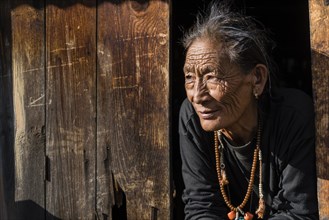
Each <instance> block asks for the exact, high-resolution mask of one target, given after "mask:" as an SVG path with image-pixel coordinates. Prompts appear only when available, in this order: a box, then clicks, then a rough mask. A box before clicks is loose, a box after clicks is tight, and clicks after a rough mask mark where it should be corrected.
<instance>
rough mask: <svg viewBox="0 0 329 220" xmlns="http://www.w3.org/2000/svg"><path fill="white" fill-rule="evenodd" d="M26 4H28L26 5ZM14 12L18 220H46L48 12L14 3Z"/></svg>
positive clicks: (34, 5)
mask: <svg viewBox="0 0 329 220" xmlns="http://www.w3.org/2000/svg"><path fill="white" fill-rule="evenodd" d="M23 3H24V4H23ZM11 4H12V5H13V6H14V7H13V8H12V10H11V27H12V28H11V34H12V71H13V101H14V104H13V105H14V128H15V133H14V137H15V141H14V152H15V206H16V210H15V215H16V217H15V218H16V219H23V218H29V219H43V218H44V216H45V214H44V213H45V210H44V209H43V208H42V207H44V196H45V195H44V158H45V157H44V156H45V138H44V126H45V88H44V83H45V71H44V10H43V2H42V1H37V2H36V1H32V0H27V1H26V0H25V1H23V0H13V1H11Z"/></svg>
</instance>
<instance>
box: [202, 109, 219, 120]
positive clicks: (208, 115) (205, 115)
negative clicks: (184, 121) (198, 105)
mask: <svg viewBox="0 0 329 220" xmlns="http://www.w3.org/2000/svg"><path fill="white" fill-rule="evenodd" d="M218 111H219V110H215V111H199V116H200V117H201V118H202V119H212V118H213V117H214V116H215V115H216V113H217V112H218Z"/></svg>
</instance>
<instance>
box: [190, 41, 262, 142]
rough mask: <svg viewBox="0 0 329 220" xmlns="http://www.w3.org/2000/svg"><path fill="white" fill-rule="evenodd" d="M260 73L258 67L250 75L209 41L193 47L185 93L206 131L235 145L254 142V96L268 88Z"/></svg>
mask: <svg viewBox="0 0 329 220" xmlns="http://www.w3.org/2000/svg"><path fill="white" fill-rule="evenodd" d="M261 67H263V66H261ZM257 69H259V68H258V67H257V65H256V67H255V68H254V69H252V70H251V71H249V72H245V71H243V70H241V69H240V68H239V66H237V65H236V64H234V63H231V62H230V61H229V60H228V59H227V58H225V56H224V55H223V54H222V53H221V48H220V46H218V45H216V44H213V43H211V42H210V41H209V40H207V39H197V40H195V41H194V42H193V43H192V44H191V45H190V47H189V48H188V50H187V54H186V59H185V65H184V75H185V89H186V94H187V98H188V99H189V101H190V102H191V103H192V105H193V107H194V109H195V111H196V112H197V114H198V116H199V118H200V122H201V126H202V128H203V129H204V130H206V131H215V130H219V129H222V130H223V132H224V134H225V135H226V136H227V137H228V138H229V139H231V140H232V142H233V143H236V144H243V143H245V142H248V141H250V140H251V139H252V137H253V136H254V134H255V132H256V130H257V102H256V99H255V96H254V94H255V93H258V95H260V94H261V93H262V91H263V88H264V85H265V84H264V85H262V88H259V86H258V82H259V76H258V75H257V72H258V71H257ZM263 81H264V80H263ZM265 82H266V80H265ZM265 82H262V83H265ZM257 90H258V91H257Z"/></svg>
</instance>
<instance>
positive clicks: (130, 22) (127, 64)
mask: <svg viewBox="0 0 329 220" xmlns="http://www.w3.org/2000/svg"><path fill="white" fill-rule="evenodd" d="M98 12H99V15H98V20H99V21H102V22H101V23H99V32H98V36H99V37H98V66H99V70H98V82H99V84H98V91H99V93H98V98H99V102H98V103H99V104H98V118H99V120H98V126H99V128H100V131H106V132H105V133H106V134H107V136H106V138H103V139H104V140H103V141H102V142H103V144H102V143H101V142H99V145H98V149H100V148H103V151H105V150H104V149H105V148H106V147H108V148H109V160H110V163H109V166H110V168H111V169H112V172H113V175H114V179H115V180H116V181H117V182H118V184H119V186H120V187H121V188H122V189H123V191H124V193H125V195H126V198H127V218H128V219H152V218H153V219H156V218H158V219H170V196H169V195H170V176H169V168H170V167H169V163H170V160H169V2H166V1H120V3H118V4H113V3H110V2H105V1H104V2H101V3H100V5H99V10H98ZM102 118H105V119H107V120H102ZM102 123H104V124H103V125H102ZM99 134H100V133H99ZM100 137H101V136H100ZM98 167H100V166H98Z"/></svg>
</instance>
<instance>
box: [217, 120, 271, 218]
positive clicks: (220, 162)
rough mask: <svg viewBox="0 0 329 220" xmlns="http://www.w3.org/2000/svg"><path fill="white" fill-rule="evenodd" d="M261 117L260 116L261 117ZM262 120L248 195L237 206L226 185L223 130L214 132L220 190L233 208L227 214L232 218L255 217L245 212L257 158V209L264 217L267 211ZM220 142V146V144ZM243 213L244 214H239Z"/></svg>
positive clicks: (259, 126)
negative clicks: (263, 181)
mask: <svg viewBox="0 0 329 220" xmlns="http://www.w3.org/2000/svg"><path fill="white" fill-rule="evenodd" d="M259 118H260V117H259ZM261 130H262V126H261V121H260V120H259V123H258V131H257V141H256V148H255V150H254V155H253V161H252V166H251V174H250V179H249V184H248V188H247V192H246V195H245V197H244V199H243V201H242V203H241V204H240V205H238V206H237V207H234V206H233V205H232V203H231V202H230V199H229V198H228V196H227V194H226V192H225V185H227V184H229V181H228V179H227V176H226V172H225V163H224V154H223V149H224V144H223V142H222V138H221V135H222V133H221V131H217V132H214V138H215V157H216V171H217V176H218V181H219V186H220V191H221V194H222V196H223V199H224V202H225V203H226V205H227V207H229V209H230V210H231V211H230V212H229V213H228V214H227V216H228V218H229V219H230V220H233V219H245V220H251V219H252V218H253V215H252V214H251V213H249V212H243V210H242V209H243V208H244V206H245V205H246V204H247V202H248V200H249V198H250V196H251V194H252V188H253V184H254V180H255V173H256V167H257V158H258V160H259V206H258V209H257V210H256V214H257V215H258V218H263V217H264V212H265V202H264V198H263V197H264V196H263V184H262V179H263V178H262V176H263V175H262V153H261V150H260V137H261ZM219 144H220V146H219ZM239 214H241V215H242V216H243V217H242V216H239Z"/></svg>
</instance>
